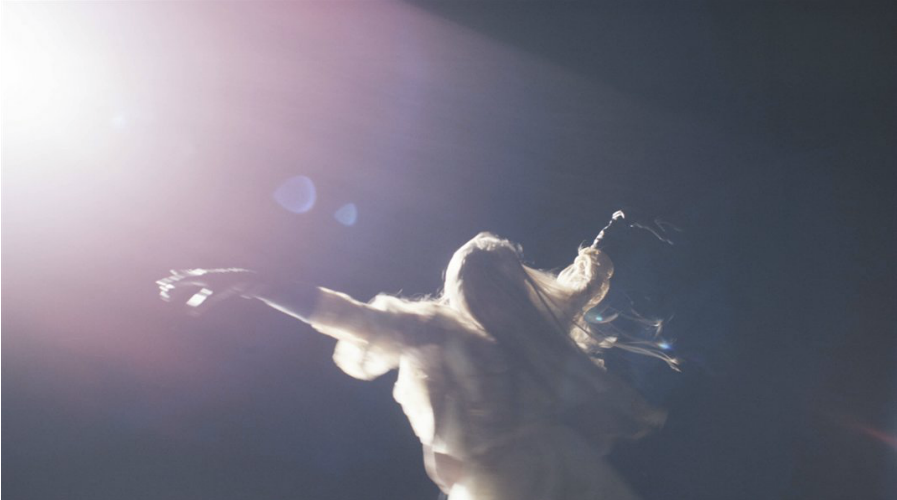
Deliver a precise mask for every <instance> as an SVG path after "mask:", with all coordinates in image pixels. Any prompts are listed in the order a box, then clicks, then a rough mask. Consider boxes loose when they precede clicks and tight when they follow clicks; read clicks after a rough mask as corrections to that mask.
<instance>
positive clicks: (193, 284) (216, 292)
mask: <svg viewBox="0 0 897 500" xmlns="http://www.w3.org/2000/svg"><path fill="white" fill-rule="evenodd" d="M156 284H157V285H159V297H160V298H161V299H162V300H164V301H166V302H174V303H178V304H184V305H186V306H187V308H188V312H190V313H192V314H196V315H198V314H201V313H203V312H205V311H206V310H208V309H209V308H210V307H212V306H214V305H215V304H218V303H220V302H222V301H224V300H226V299H228V298H231V297H234V296H242V297H247V298H252V297H253V291H254V290H256V289H257V288H259V287H260V286H261V284H262V280H261V278H260V277H259V275H258V273H256V272H255V271H250V270H248V269H240V268H223V269H183V270H172V271H171V276H168V277H167V278H162V279H160V280H159V281H156Z"/></svg>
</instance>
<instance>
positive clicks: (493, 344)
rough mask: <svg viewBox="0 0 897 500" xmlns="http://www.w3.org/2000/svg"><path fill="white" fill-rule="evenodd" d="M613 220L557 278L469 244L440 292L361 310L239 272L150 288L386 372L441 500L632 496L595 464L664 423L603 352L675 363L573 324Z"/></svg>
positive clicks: (608, 328) (610, 332)
mask: <svg viewBox="0 0 897 500" xmlns="http://www.w3.org/2000/svg"><path fill="white" fill-rule="evenodd" d="M624 217H625V216H623V214H622V212H618V214H615V216H614V219H613V220H612V221H611V224H609V225H608V227H606V228H605V229H604V230H603V231H602V232H601V234H599V236H598V238H596V240H595V243H594V244H593V245H592V246H589V247H585V248H581V249H580V250H579V253H578V256H577V257H576V259H575V260H574V262H573V264H571V265H570V266H569V267H567V268H566V269H564V270H562V271H561V272H560V273H557V274H555V273H551V272H547V271H541V270H537V269H533V268H531V267H529V266H526V265H524V264H523V263H522V261H521V250H520V248H519V247H518V246H517V245H515V244H513V243H511V242H510V241H508V240H504V239H501V238H499V237H497V236H495V235H493V234H489V233H481V234H479V235H477V236H476V237H474V238H473V239H472V240H470V241H469V242H467V243H466V244H465V245H463V246H462V247H461V248H460V249H459V250H458V251H457V252H455V254H454V256H453V257H452V259H451V261H450V262H449V264H448V268H447V270H446V273H445V286H444V289H443V291H442V293H441V295H439V296H438V297H435V298H430V299H425V300H417V301H415V300H407V299H402V298H398V297H392V296H388V295H379V296H377V297H375V298H374V299H373V300H372V301H371V302H370V303H367V304H365V303H362V302H359V301H356V300H354V299H352V298H351V297H349V296H347V295H345V294H342V293H338V292H335V291H332V290H328V289H326V288H319V287H315V286H311V285H308V284H303V283H285V282H278V281H276V280H274V281H272V280H266V279H263V278H262V277H261V276H260V275H259V274H257V273H254V272H252V271H248V270H244V269H213V270H190V271H182V272H176V273H174V274H173V275H172V276H170V277H168V278H166V279H163V280H160V281H159V282H158V284H159V286H160V289H161V295H162V297H163V299H166V300H179V299H178V297H183V298H187V297H189V300H188V301H187V304H188V305H190V306H191V307H193V308H196V309H199V308H205V307H209V306H210V305H212V304H214V303H216V302H220V301H221V300H223V299H226V298H228V297H232V296H235V295H239V296H243V297H247V298H251V299H257V300H261V301H262V302H264V303H266V304H268V305H269V306H271V307H273V308H274V309H276V310H278V311H281V312H283V313H286V314H288V315H290V316H293V317H295V318H297V319H299V320H301V321H304V322H306V323H308V324H310V325H311V326H312V327H313V328H314V329H315V330H317V331H319V332H321V333H323V334H325V335H329V336H331V337H334V338H335V339H337V341H338V342H337V344H336V349H335V351H334V361H335V362H336V364H337V365H338V366H339V367H340V368H341V369H342V370H343V371H345V372H346V373H347V374H349V375H351V376H353V377H355V378H358V379H363V380H371V379H374V378H376V377H378V376H380V375H383V374H384V373H386V372H388V371H390V370H393V369H398V379H397V381H396V384H395V390H394V397H395V399H396V401H397V402H398V403H399V404H401V406H402V408H403V410H404V412H405V414H406V415H407V417H408V419H409V421H410V423H411V426H412V428H413V430H414V433H415V434H416V435H417V437H418V438H419V439H420V441H421V444H422V446H423V455H424V465H425V468H426V471H427V473H428V475H429V476H430V478H432V480H433V481H434V482H435V483H436V484H437V485H438V486H439V488H440V489H441V490H442V492H443V493H444V494H446V495H448V498H449V499H450V500H465V499H473V500H504V499H514V500H526V499H532V500H556V499H577V500H588V499H631V498H636V495H635V494H634V493H633V492H632V490H631V489H630V488H629V486H628V485H626V484H625V482H624V481H623V480H622V479H621V478H620V477H619V476H618V475H617V474H616V472H615V471H614V470H613V468H612V467H611V466H610V465H609V464H608V463H607V462H606V461H605V460H604V458H602V457H603V456H604V455H606V454H607V453H608V452H609V451H610V449H611V446H612V445H613V443H614V442H615V441H617V440H619V439H634V438H639V437H641V436H644V435H645V434H647V433H648V432H650V431H652V430H654V429H656V428H658V427H659V426H660V425H662V423H663V421H664V419H665V414H664V412H663V411H661V410H658V409H655V408H653V407H651V406H650V405H649V404H648V403H646V402H645V400H644V399H643V398H642V397H641V396H640V395H639V394H638V393H637V392H636V391H635V390H634V389H633V388H632V387H630V386H629V385H628V384H626V383H625V382H624V381H623V380H622V379H620V378H618V377H617V376H615V375H614V374H612V373H609V372H608V371H607V370H606V369H605V367H604V364H603V358H602V353H604V352H606V350H608V349H611V348H623V349H627V350H630V351H634V352H637V353H640V354H646V355H650V356H654V357H657V358H660V359H662V360H664V361H666V362H667V363H669V364H670V365H671V366H673V367H675V364H676V360H675V359H673V358H670V357H668V356H667V355H666V354H665V353H664V352H663V349H661V348H659V347H657V345H659V344H661V342H657V341H656V339H654V340H652V339H646V340H644V339H636V338H627V337H626V335H625V334H623V333H622V332H621V331H620V329H618V328H613V319H615V318H616V317H617V315H618V314H617V313H612V314H606V315H605V317H603V318H602V317H600V316H599V320H598V321H597V322H596V321H592V322H588V321H586V319H585V318H584V316H585V313H586V312H587V311H590V310H595V307H596V306H599V307H600V305H601V303H602V300H603V299H604V298H605V296H606V294H607V293H608V290H609V287H610V279H611V276H612V275H613V264H612V262H611V260H610V258H609V257H608V256H607V254H606V253H605V252H603V251H602V246H603V245H604V243H605V240H606V239H607V234H608V233H609V232H611V231H610V229H611V227H612V226H614V225H616V226H619V225H620V224H619V223H618V222H619V221H620V220H622V219H624ZM197 290H198V291H197ZM595 323H598V324H595Z"/></svg>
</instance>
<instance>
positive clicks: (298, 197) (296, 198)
mask: <svg viewBox="0 0 897 500" xmlns="http://www.w3.org/2000/svg"><path fill="white" fill-rule="evenodd" d="M274 200H275V201H276V202H277V204H278V205H280V206H281V207H283V208H284V209H285V210H287V211H289V212H293V213H294V214H304V213H306V212H308V211H309V210H311V209H312V208H314V206H315V201H316V200H317V192H316V190H315V183H314V182H312V180H311V179H309V178H308V177H306V176H304V175H297V176H295V177H290V178H289V179H287V180H285V181H283V182H282V183H281V184H280V186H278V187H277V189H276V190H275V191H274Z"/></svg>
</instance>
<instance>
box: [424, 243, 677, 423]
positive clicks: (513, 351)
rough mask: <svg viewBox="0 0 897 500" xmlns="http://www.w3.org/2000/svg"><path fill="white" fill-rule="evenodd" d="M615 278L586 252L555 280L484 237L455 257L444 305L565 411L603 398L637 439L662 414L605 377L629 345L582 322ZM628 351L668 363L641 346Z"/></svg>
mask: <svg viewBox="0 0 897 500" xmlns="http://www.w3.org/2000/svg"><path fill="white" fill-rule="evenodd" d="M612 275H613V264H612V263H611V261H610V259H609V258H608V257H607V256H606V255H604V254H603V253H602V252H601V251H600V250H597V249H594V248H583V249H580V252H579V256H578V257H577V259H576V260H575V261H574V263H573V264H572V265H571V266H569V267H567V268H566V269H564V270H563V271H561V272H560V273H558V274H555V273H552V272H548V271H541V270H538V269H534V268H531V267H529V266H526V265H524V264H523V263H522V259H521V251H520V248H519V247H518V246H516V245H515V244H513V243H511V242H510V241H508V240H504V239H501V238H498V237H497V236H495V235H493V234H490V233H480V234H479V235H477V236H476V237H474V238H473V239H472V240H470V241H469V242H468V243H467V244H465V245H464V246H463V247H461V248H460V249H459V250H458V251H457V252H456V253H455V255H454V256H453V257H452V260H451V262H450V263H449V266H448V269H447V270H446V279H445V289H444V292H443V296H442V299H443V301H444V302H445V303H446V304H447V305H448V306H449V307H451V308H452V309H453V310H455V311H457V312H459V313H460V314H462V315H465V316H467V317H469V318H470V319H472V320H473V321H475V322H476V323H477V324H478V325H480V326H481V327H482V329H483V330H484V331H485V332H486V333H487V334H488V335H489V336H491V337H492V338H494V339H495V340H496V341H497V342H498V343H499V345H501V346H502V347H503V349H504V350H505V351H506V352H507V353H508V354H509V358H510V360H511V361H512V363H514V364H516V365H517V366H518V367H520V368H521V369H522V370H524V371H525V372H526V373H528V374H529V375H530V376H531V377H532V378H533V379H535V380H536V381H538V382H539V384H540V385H541V386H542V387H543V388H544V389H546V390H547V391H549V393H550V394H551V395H553V396H554V397H555V398H556V399H557V402H558V404H559V407H560V408H561V411H564V409H573V408H575V407H577V406H579V405H581V404H583V403H584V401H586V400H592V399H595V398H597V399H599V400H600V401H601V404H602V405H603V410H602V411H608V412H612V413H616V414H617V415H618V417H619V418H618V419H617V421H618V423H619V422H622V427H623V428H625V429H627V430H626V431H621V432H620V433H621V434H626V435H630V436H638V435H641V434H643V433H644V432H647V431H648V430H650V428H652V427H655V426H657V425H658V424H659V423H660V422H662V420H663V412H660V411H658V410H655V409H654V408H651V407H650V406H649V405H648V404H647V403H646V402H645V401H644V400H643V399H642V398H641V397H640V396H639V395H638V394H637V393H636V392H635V390H634V389H632V388H631V387H629V386H628V385H627V384H625V383H624V382H623V381H621V380H620V379H618V378H616V377H615V376H613V375H612V374H608V373H606V371H605V370H604V366H603V359H602V357H601V355H600V354H601V352H602V351H603V350H605V349H609V348H613V347H620V346H622V345H625V344H624V342H620V338H619V336H618V335H615V334H609V335H604V334H602V333H601V332H596V331H593V330H592V329H590V327H589V326H588V325H586V324H585V322H584V319H583V316H584V313H585V311H586V310H588V309H590V308H591V307H594V306H595V305H597V304H599V303H600V302H601V301H602V300H603V299H604V297H605V295H606V294H607V292H608V289H609V286H610V278H611V276H612ZM624 348H625V347H624ZM627 350H634V351H635V352H639V353H640V354H647V355H650V356H654V357H661V358H662V357H663V355H662V353H661V356H658V355H657V353H655V352H653V351H652V350H650V349H648V348H642V347H641V346H636V347H635V349H627ZM618 427H620V426H618Z"/></svg>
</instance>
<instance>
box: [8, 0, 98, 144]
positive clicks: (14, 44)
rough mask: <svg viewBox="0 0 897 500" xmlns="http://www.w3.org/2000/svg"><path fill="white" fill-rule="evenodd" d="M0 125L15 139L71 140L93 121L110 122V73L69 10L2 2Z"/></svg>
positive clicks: (51, 6) (49, 6)
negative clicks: (0, 111) (0, 107)
mask: <svg viewBox="0 0 897 500" xmlns="http://www.w3.org/2000/svg"><path fill="white" fill-rule="evenodd" d="M3 10H4V12H3V14H4V20H3V43H2V95H3V97H2V99H3V102H2V104H3V122H4V123H3V124H4V126H5V127H6V131H7V133H11V134H13V135H14V136H15V137H16V138H17V139H26V140H29V142H30V141H35V140H39V141H46V140H56V139H69V140H76V137H77V136H78V133H79V131H83V128H84V126H85V125H92V124H94V123H95V120H98V119H99V120H103V114H104V113H107V114H110V116H109V117H106V118H107V119H106V121H107V122H109V123H111V122H112V121H113V120H114V118H115V115H114V112H111V111H108V110H109V108H110V106H109V105H108V103H109V97H110V95H111V92H110V90H111V88H112V87H114V84H115V82H114V78H113V75H112V74H111V73H110V71H109V68H108V66H107V65H105V64H104V61H103V60H102V54H101V53H100V52H98V51H97V50H95V47H91V46H90V44H88V43H86V42H87V41H86V39H85V35H84V34H83V33H84V31H83V29H80V28H79V27H78V26H77V20H76V19H73V18H72V17H71V13H69V12H66V11H65V10H64V9H60V8H58V7H54V6H53V5H35V4H11V5H10V4H7V5H6V6H4V9H3Z"/></svg>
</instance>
